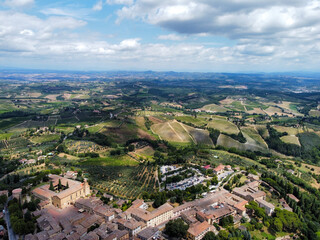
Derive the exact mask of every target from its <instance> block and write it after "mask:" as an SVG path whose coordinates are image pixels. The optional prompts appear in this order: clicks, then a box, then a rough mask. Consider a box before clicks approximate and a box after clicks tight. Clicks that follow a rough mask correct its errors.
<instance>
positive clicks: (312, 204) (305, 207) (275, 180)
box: [262, 172, 320, 240]
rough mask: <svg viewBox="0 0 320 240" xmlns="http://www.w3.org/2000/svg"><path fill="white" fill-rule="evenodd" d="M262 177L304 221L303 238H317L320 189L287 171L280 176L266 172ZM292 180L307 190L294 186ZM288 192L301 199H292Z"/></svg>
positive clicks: (319, 228)
mask: <svg viewBox="0 0 320 240" xmlns="http://www.w3.org/2000/svg"><path fill="white" fill-rule="evenodd" d="M284 177H285V178H286V179H285V178H284ZM262 179H263V180H264V181H265V182H267V183H268V184H270V185H271V186H272V187H273V188H275V189H276V190H277V191H278V192H279V193H280V197H283V198H285V199H286V201H287V203H288V204H289V206H290V207H291V208H292V209H293V212H294V213H296V214H297V215H298V216H299V218H300V220H301V222H302V227H301V232H302V233H303V235H302V236H301V239H311V240H313V239H317V234H316V233H317V232H318V231H319V230H320V226H319V222H320V192H319V190H318V189H316V188H313V187H311V186H310V185H308V184H307V183H305V182H304V181H303V180H302V179H300V178H297V177H295V176H293V175H292V174H287V173H284V174H283V176H278V175H275V174H274V173H272V172H264V173H263V174H262ZM290 182H292V183H294V184H295V185H298V186H300V187H301V188H304V189H305V190H307V191H301V190H300V188H299V187H298V186H294V185H293V184H292V183H290ZM288 193H291V194H293V195H294V196H296V197H297V198H298V199H299V200H300V201H299V202H298V203H297V202H296V201H294V200H292V199H290V198H289V197H288V196H287V194H288ZM310 193H311V194H310Z"/></svg>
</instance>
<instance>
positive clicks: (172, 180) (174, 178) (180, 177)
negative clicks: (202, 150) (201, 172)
mask: <svg viewBox="0 0 320 240" xmlns="http://www.w3.org/2000/svg"><path fill="white" fill-rule="evenodd" d="M194 175H195V172H194V171H193V170H192V169H187V170H186V171H184V172H181V173H180V174H178V175H175V176H172V177H167V178H166V184H169V183H175V182H180V181H182V180H184V179H186V178H189V177H191V176H194Z"/></svg>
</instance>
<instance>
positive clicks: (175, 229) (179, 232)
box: [164, 218, 189, 239]
mask: <svg viewBox="0 0 320 240" xmlns="http://www.w3.org/2000/svg"><path fill="white" fill-rule="evenodd" d="M188 229H189V225H188V224H186V223H185V222H184V221H183V220H182V219H181V218H178V219H176V220H170V221H169V222H168V223H167V224H166V226H165V228H164V233H165V234H166V235H168V236H169V237H170V238H178V239H183V238H186V235H187V231H188Z"/></svg>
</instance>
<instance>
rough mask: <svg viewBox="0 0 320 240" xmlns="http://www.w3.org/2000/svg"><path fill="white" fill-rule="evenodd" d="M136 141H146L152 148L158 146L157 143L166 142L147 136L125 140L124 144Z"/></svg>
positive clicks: (127, 144)
mask: <svg viewBox="0 0 320 240" xmlns="http://www.w3.org/2000/svg"><path fill="white" fill-rule="evenodd" d="M136 142H146V143H148V144H149V145H150V146H151V147H152V148H153V149H157V148H159V143H164V144H166V142H165V141H161V140H160V141H156V140H150V139H148V138H134V139H130V140H128V141H127V142H126V146H129V145H130V144H132V143H136Z"/></svg>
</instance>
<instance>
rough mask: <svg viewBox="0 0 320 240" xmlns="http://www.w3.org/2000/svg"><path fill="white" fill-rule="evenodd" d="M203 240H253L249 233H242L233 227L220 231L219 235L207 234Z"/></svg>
mask: <svg viewBox="0 0 320 240" xmlns="http://www.w3.org/2000/svg"><path fill="white" fill-rule="evenodd" d="M202 239H203V240H240V239H241V240H251V239H253V238H252V236H251V234H250V232H249V231H241V230H240V229H235V228H233V227H228V229H226V230H221V231H219V233H218V235H215V234H214V233H213V232H207V233H206V234H205V235H204V237H203V238H202Z"/></svg>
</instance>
